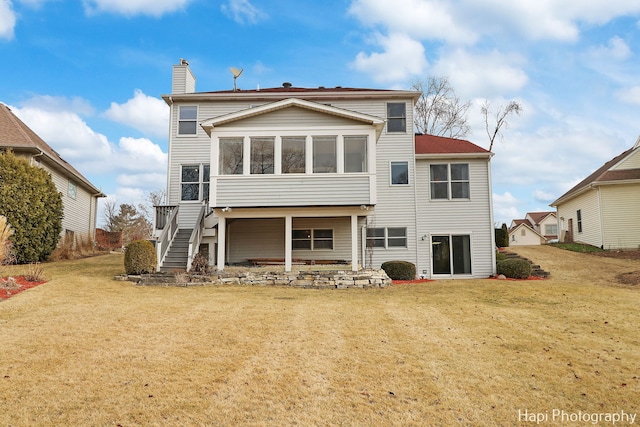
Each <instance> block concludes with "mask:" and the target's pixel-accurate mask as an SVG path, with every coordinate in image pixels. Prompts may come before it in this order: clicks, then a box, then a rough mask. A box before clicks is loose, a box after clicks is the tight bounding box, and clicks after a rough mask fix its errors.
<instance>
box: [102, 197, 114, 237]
mask: <svg viewBox="0 0 640 427" xmlns="http://www.w3.org/2000/svg"><path fill="white" fill-rule="evenodd" d="M117 216H118V205H117V203H116V201H115V200H114V199H109V198H107V199H105V202H104V210H103V211H102V221H103V227H104V229H105V230H107V231H116V230H115V228H116V221H115V219H116V217H117Z"/></svg>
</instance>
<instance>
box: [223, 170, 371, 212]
mask: <svg viewBox="0 0 640 427" xmlns="http://www.w3.org/2000/svg"><path fill="white" fill-rule="evenodd" d="M369 180H370V178H369V176H368V175H346V174H331V176H326V175H324V174H317V175H298V176H291V175H277V176H276V175H257V176H256V175H253V176H238V177H234V176H224V177H218V178H216V181H217V184H216V192H215V201H212V205H213V206H216V207H225V206H232V207H257V206H260V207H268V206H272V207H277V206H325V205H326V206H336V205H343V206H344V205H368V204H369V203H370V202H371V199H370V193H369ZM212 191H213V189H212ZM212 195H213V194H212Z"/></svg>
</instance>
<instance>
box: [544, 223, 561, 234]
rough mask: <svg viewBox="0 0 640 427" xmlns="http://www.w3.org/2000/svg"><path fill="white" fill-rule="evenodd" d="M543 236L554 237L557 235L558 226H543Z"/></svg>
mask: <svg viewBox="0 0 640 427" xmlns="http://www.w3.org/2000/svg"><path fill="white" fill-rule="evenodd" d="M544 234H545V235H547V236H555V235H556V234H558V224H546V225H545V226H544Z"/></svg>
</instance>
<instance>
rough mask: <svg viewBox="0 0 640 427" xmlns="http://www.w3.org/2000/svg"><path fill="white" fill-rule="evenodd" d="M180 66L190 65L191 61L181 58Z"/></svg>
mask: <svg viewBox="0 0 640 427" xmlns="http://www.w3.org/2000/svg"><path fill="white" fill-rule="evenodd" d="M180 65H189V61H187V60H186V59H183V58H180Z"/></svg>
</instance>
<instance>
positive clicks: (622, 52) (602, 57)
mask: <svg viewBox="0 0 640 427" xmlns="http://www.w3.org/2000/svg"><path fill="white" fill-rule="evenodd" d="M589 54H590V56H591V57H592V60H595V61H609V60H612V59H613V60H617V61H621V60H624V59H627V58H629V57H630V56H631V49H630V48H629V45H628V44H627V43H626V42H625V41H624V40H623V39H621V38H620V37H618V36H615V37H612V38H610V39H609V41H608V42H607V44H606V45H599V46H596V47H594V48H592V49H591V50H590V51H589Z"/></svg>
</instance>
